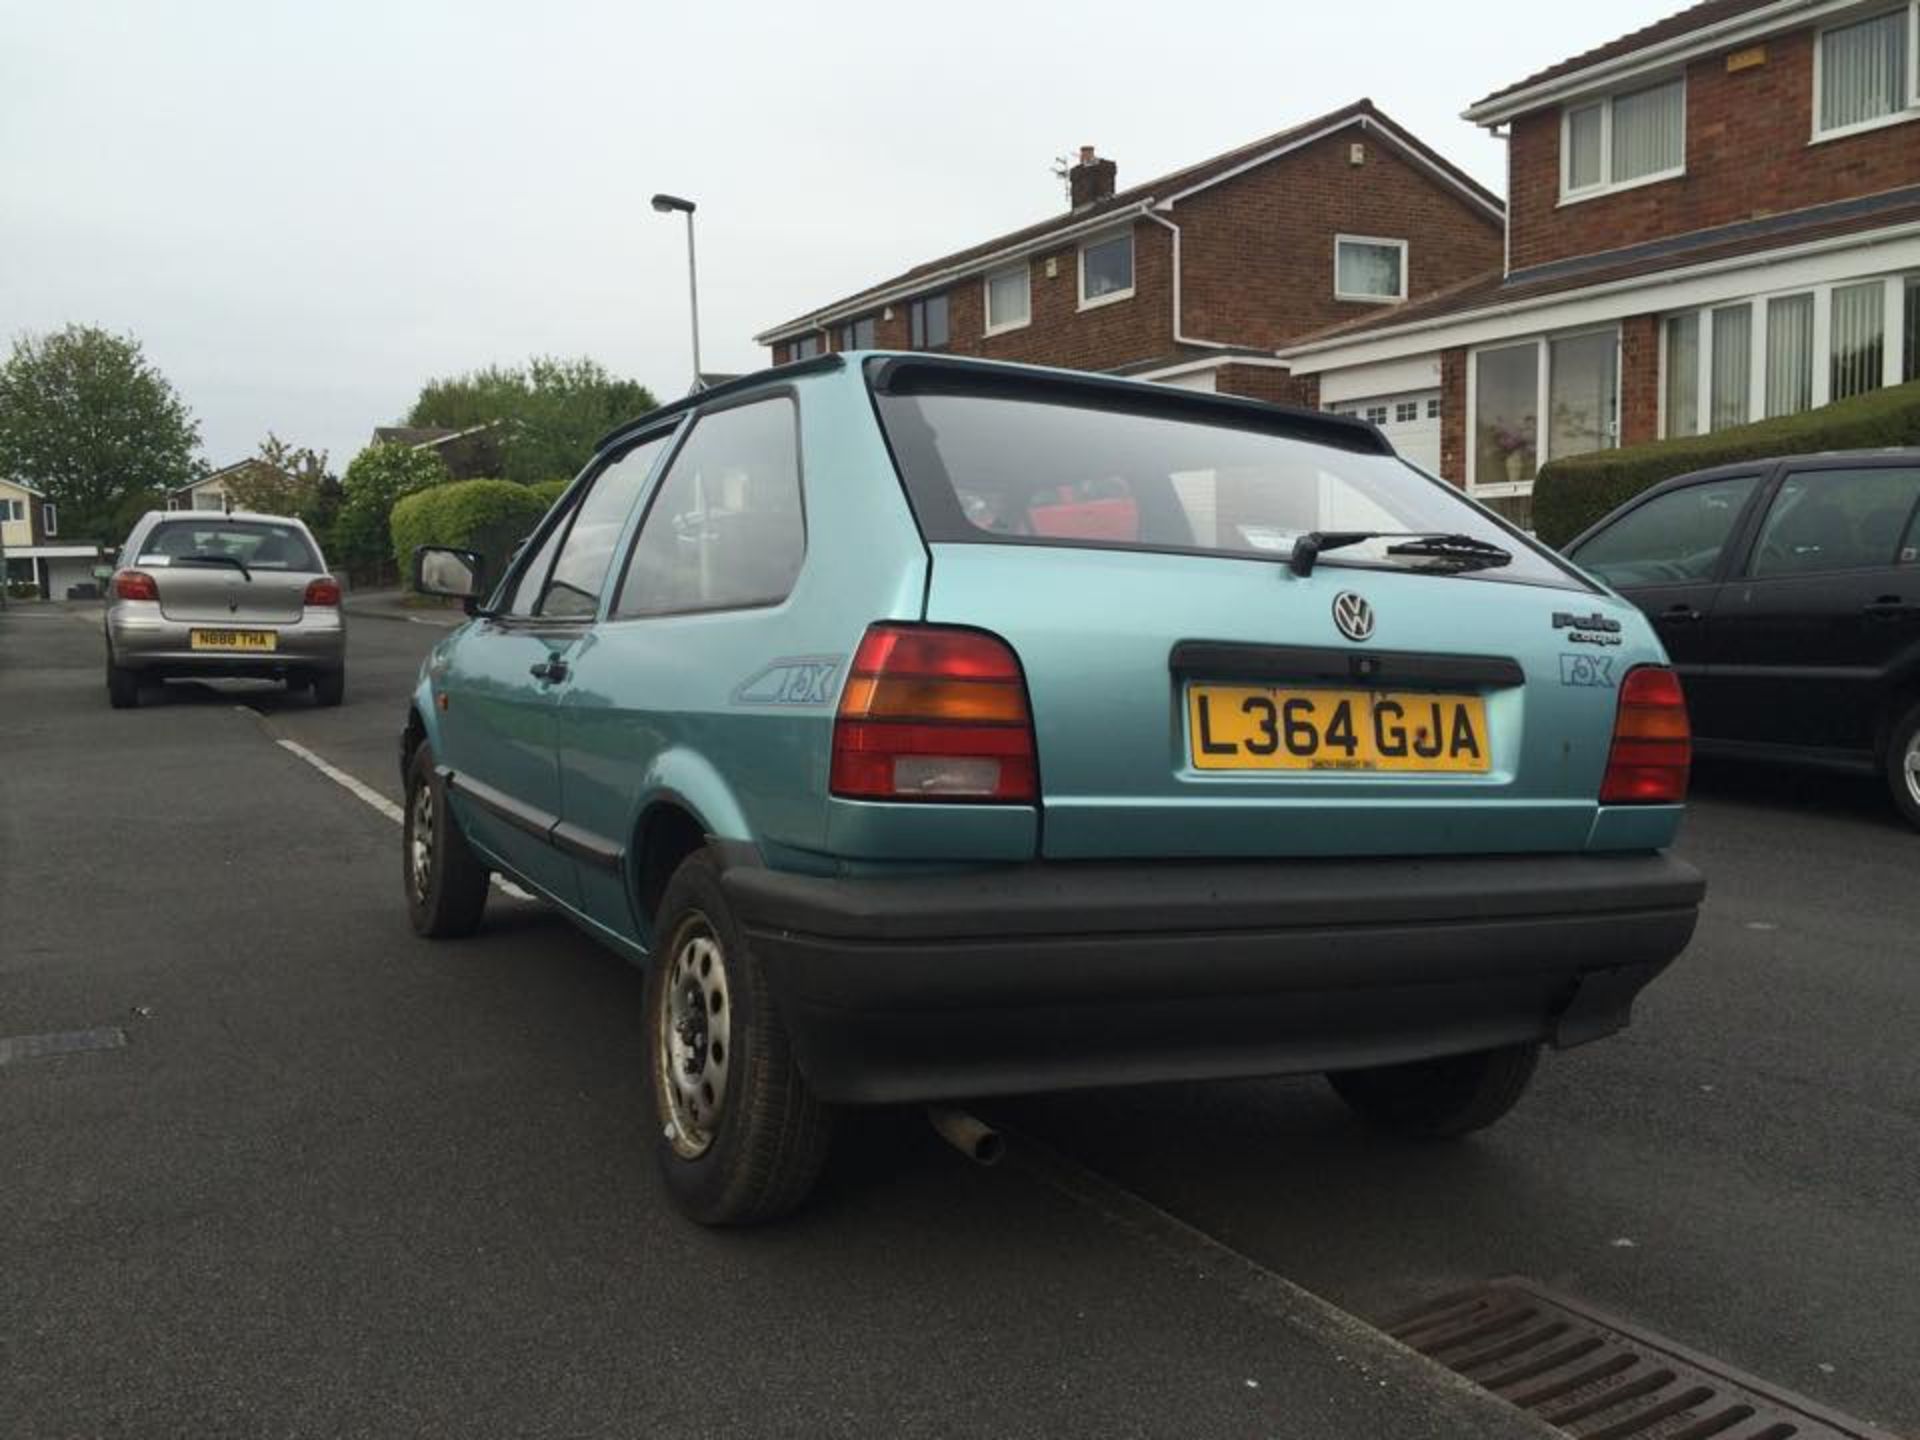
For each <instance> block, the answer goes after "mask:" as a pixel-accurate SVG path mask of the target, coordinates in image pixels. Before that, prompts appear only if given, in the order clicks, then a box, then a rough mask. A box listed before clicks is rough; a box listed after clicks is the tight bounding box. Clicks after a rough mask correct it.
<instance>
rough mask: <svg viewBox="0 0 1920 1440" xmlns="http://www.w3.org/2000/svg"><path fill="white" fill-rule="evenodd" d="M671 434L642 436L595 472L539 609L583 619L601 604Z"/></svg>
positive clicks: (560, 617) (555, 615)
mask: <svg viewBox="0 0 1920 1440" xmlns="http://www.w3.org/2000/svg"><path fill="white" fill-rule="evenodd" d="M670 433H671V432H669V434H670ZM667 439H668V435H659V436H656V437H655V438H653V439H651V440H643V441H642V442H641V443H640V444H638V445H635V446H634V447H633V448H632V449H630V450H628V451H626V453H624V454H622V455H618V456H615V457H614V458H613V459H612V460H610V461H609V462H608V463H607V465H606V467H605V468H604V469H602V470H601V471H600V473H599V474H598V475H596V476H594V477H593V484H592V486H591V487H590V488H589V489H588V491H587V493H586V497H585V498H584V499H582V500H581V502H580V503H579V504H578V505H576V506H575V507H574V511H573V518H572V520H571V521H570V522H569V523H568V525H567V536H566V539H565V540H563V541H562V542H561V544H560V553H559V555H558V556H557V557H556V558H555V560H554V562H553V576H552V578H551V579H549V580H548V581H547V588H546V593H545V594H544V595H543V596H542V597H541V600H540V606H539V609H538V611H537V613H538V614H540V615H544V616H549V617H551V618H553V619H556V620H578V619H581V618H583V617H586V616H591V615H592V614H593V613H594V612H595V611H596V610H598V609H599V608H600V586H601V584H602V583H603V582H604V581H605V580H606V578H607V569H608V567H609V566H611V565H612V564H613V547H614V545H615V544H616V543H618V541H619V539H620V532H621V530H623V529H625V528H626V523H627V517H628V516H629V515H631V514H632V513H633V506H634V502H635V501H637V500H638V499H639V498H640V488H641V487H642V486H643V485H645V484H646V481H647V476H648V474H649V473H651V472H652V470H653V462H654V461H655V460H657V459H659V458H660V451H661V450H662V449H663V448H664V447H665V446H666V443H667Z"/></svg>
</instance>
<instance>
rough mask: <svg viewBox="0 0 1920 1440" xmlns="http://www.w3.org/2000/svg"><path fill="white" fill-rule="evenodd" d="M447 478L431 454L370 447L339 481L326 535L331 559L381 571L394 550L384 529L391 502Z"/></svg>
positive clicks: (391, 506)
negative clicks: (332, 552) (330, 528)
mask: <svg viewBox="0 0 1920 1440" xmlns="http://www.w3.org/2000/svg"><path fill="white" fill-rule="evenodd" d="M449 478H451V477H449V476H448V474H447V467H446V466H445V465H443V464H442V463H441V462H440V457H439V456H438V455H435V454H434V453H433V452H432V451H431V450H414V449H411V448H409V447H408V446H405V445H369V446H368V447H367V448H366V449H364V450H362V451H361V452H360V453H359V454H358V455H356V456H354V457H353V462H352V463H351V464H350V465H348V466H347V473H346V474H345V475H343V476H342V477H341V478H340V512H339V518H338V519H337V520H336V521H335V522H334V525H333V533H332V536H331V543H332V546H333V548H334V550H335V551H336V552H337V554H336V556H335V558H336V559H337V560H342V561H345V562H346V563H347V564H348V565H350V566H352V567H353V568H355V569H357V570H363V571H365V570H376V571H377V570H379V569H382V568H384V566H385V565H386V562H387V560H388V557H389V555H390V554H391V552H392V549H393V542H392V539H391V536H390V533H389V531H388V528H387V525H388V517H389V516H390V515H391V514H392V513H393V506H394V502H395V501H397V500H399V499H400V498H401V497H402V496H404V495H411V494H413V493H414V492H415V491H416V490H425V489H426V488H427V487H428V486H430V485H440V484H444V483H445V482H446V481H447V480H448V479H449Z"/></svg>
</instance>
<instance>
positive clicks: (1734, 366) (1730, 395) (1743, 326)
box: [1710, 305, 1753, 430]
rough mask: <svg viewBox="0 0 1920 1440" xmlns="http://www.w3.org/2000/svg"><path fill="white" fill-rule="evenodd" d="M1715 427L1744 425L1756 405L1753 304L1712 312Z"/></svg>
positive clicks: (1713, 414)
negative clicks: (1754, 394) (1754, 404)
mask: <svg viewBox="0 0 1920 1440" xmlns="http://www.w3.org/2000/svg"><path fill="white" fill-rule="evenodd" d="M1710 369H1711V372H1712V376H1713V406H1712V415H1711V417H1710V418H1711V421H1712V428H1713V429H1715V430H1725V429H1726V428H1727V427H1728V426H1731V425H1744V424H1746V423H1747V421H1748V420H1749V419H1750V418H1751V416H1752V406H1753V307H1752V306H1751V305H1728V306H1725V307H1724V308H1722V309H1719V310H1716V311H1714V312H1713V363H1712V365H1711V367H1710Z"/></svg>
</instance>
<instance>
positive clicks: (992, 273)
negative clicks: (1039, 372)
mask: <svg viewBox="0 0 1920 1440" xmlns="http://www.w3.org/2000/svg"><path fill="white" fill-rule="evenodd" d="M1016 271H1017V272H1018V273H1019V275H1020V277H1021V278H1022V279H1023V280H1025V281H1026V285H1027V313H1026V314H1025V315H1023V316H1021V317H1020V318H1019V319H1018V320H1008V321H1006V322H1005V323H1004V324H995V323H994V319H993V282H994V281H995V280H997V279H999V278H1001V277H1002V276H1005V275H1012V274H1014V273H1015V272H1016ZM980 313H981V315H982V317H983V318H984V319H985V321H986V326H985V328H984V329H983V330H982V331H981V332H980V333H981V334H983V335H1005V334H1006V333H1007V332H1008V331H1009V330H1024V329H1026V328H1027V326H1029V325H1031V324H1032V323H1033V263H1032V262H1031V261H1028V260H1022V261H1021V262H1020V263H1019V264H1018V265H1005V266H1002V267H1001V268H1000V269H998V270H989V271H988V272H987V273H986V274H985V275H983V276H981V277H980Z"/></svg>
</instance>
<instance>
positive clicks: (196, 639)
mask: <svg viewBox="0 0 1920 1440" xmlns="http://www.w3.org/2000/svg"><path fill="white" fill-rule="evenodd" d="M187 639H188V643H189V644H190V645H191V646H192V648H193V649H195V650H277V649H279V647H280V637H279V636H278V635H276V634H275V633H274V632H273V631H271V630H195V631H193V632H191V633H190V634H189V635H188V637H187Z"/></svg>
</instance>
